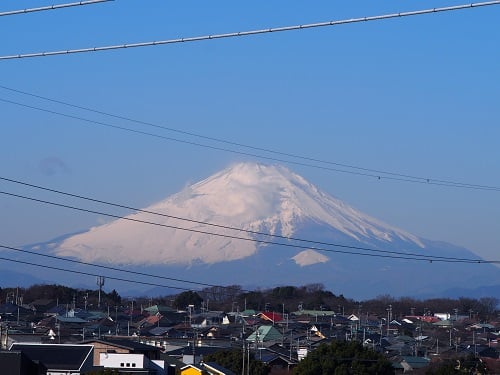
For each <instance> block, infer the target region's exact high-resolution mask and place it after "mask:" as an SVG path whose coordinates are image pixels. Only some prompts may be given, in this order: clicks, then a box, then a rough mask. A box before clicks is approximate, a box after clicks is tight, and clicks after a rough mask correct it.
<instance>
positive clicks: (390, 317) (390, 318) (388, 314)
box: [387, 305, 392, 337]
mask: <svg viewBox="0 0 500 375" xmlns="http://www.w3.org/2000/svg"><path fill="white" fill-rule="evenodd" d="M391 320H392V305H389V308H388V309H387V337H389V328H390V326H391Z"/></svg>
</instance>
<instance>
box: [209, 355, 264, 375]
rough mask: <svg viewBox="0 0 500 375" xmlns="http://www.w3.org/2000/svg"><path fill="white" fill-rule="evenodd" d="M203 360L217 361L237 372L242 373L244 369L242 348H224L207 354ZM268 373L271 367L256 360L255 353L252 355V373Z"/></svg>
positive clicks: (257, 374) (258, 374)
mask: <svg viewBox="0 0 500 375" xmlns="http://www.w3.org/2000/svg"><path fill="white" fill-rule="evenodd" d="M203 360H204V361H205V362H216V363H217V364H219V365H221V366H223V367H225V368H227V369H228V370H231V371H232V372H234V373H236V374H241V372H242V369H243V351H242V350H237V349H234V350H222V351H220V352H216V353H213V354H210V355H207V356H205V357H204V358H203ZM245 366H247V365H245ZM268 373H269V369H268V368H267V367H266V366H265V365H264V364H263V363H262V362H260V361H257V360H255V358H254V356H253V354H252V355H250V374H252V375H267V374H268Z"/></svg>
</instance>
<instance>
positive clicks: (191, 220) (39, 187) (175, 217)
mask: <svg viewBox="0 0 500 375" xmlns="http://www.w3.org/2000/svg"><path fill="white" fill-rule="evenodd" d="M0 180H3V181H7V182H11V183H15V184H19V185H23V186H28V187H32V188H35V189H39V190H44V191H48V192H51V193H56V194H60V195H65V196H69V197H72V198H78V199H82V200H86V201H90V202H94V203H100V204H104V205H107V206H112V207H118V208H124V209H127V210H131V211H134V212H142V213H147V214H151V215H156V216H161V217H166V218H169V219H175V220H179V221H185V222H188V223H194V224H201V225H205V226H211V227H215V228H220V229H227V230H232V231H237V232H243V233H247V234H251V235H258V236H265V237H268V238H277V239H280V240H286V241H296V242H302V243H308V244H314V245H323V246H334V247H344V248H348V249H356V250H364V251H376V252H381V253H388V254H396V255H400V254H404V255H414V256H421V254H416V253H408V252H404V253H402V252H395V251H388V250H375V249H371V248H365V247H359V246H349V245H342V244H337V243H332V242H324V241H315V240H308V239H303V238H297V237H287V236H283V235H279V234H271V233H265V232H259V231H254V230H249V229H243V228H236V227H232V226H228V225H221V224H217V223H210V222H206V221H201V220H194V219H189V218H185V217H180V216H174V215H169V214H165V213H161V212H155V211H151V210H144V209H139V208H135V207H130V206H126V205H122V204H118V203H112V202H109V201H104V200H100V199H95V198H90V197H86V196H83V195H78V194H73V193H68V192H63V191H60V190H56V189H50V188H46V187H43V186H40V185H34V184H30V183H27V182H22V181H19V180H13V179H10V178H6V177H1V176H0ZM4 194H7V195H9V194H8V193H4ZM18 197H19V198H24V197H23V196H18ZM26 199H31V198H26ZM41 203H48V204H49V203H50V204H52V202H45V201H42V202H41ZM115 217H119V218H123V217H122V216H115ZM175 229H177V228H175ZM185 230H188V231H189V230H190V229H185ZM203 234H206V233H203ZM235 239H240V238H235ZM433 258H434V257H433ZM436 258H444V259H448V258H447V257H436ZM453 259H454V260H457V259H459V258H453ZM461 260H464V259H461Z"/></svg>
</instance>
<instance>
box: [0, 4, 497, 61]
mask: <svg viewBox="0 0 500 375" xmlns="http://www.w3.org/2000/svg"><path fill="white" fill-rule="evenodd" d="M498 4H500V0H498V1H486V2H480V3H470V4H463V5H455V6H448V7H442V8H431V9H423V10H415V11H408V12H399V13H391V14H384V15H378V16H368V17H359V18H350V19H345V20H337V21H327V22H318V23H309V24H303V25H295V26H283V27H271V28H267V29H259V30H249V31H238V32H232V33H225V34H212V35H205V36H194V37H187V38H176V39H167V40H157V41H153V42H140V43H128V44H118V45H110V46H103V47H90V48H80V49H67V50H60V51H47V52H34V53H25V54H17V55H6V56H0V60H12V59H21V58H29V57H44V56H56V55H69V54H75V53H86V52H100V51H109V50H117V49H130V48H136V47H150V46H159V45H165V44H177V43H188V42H199V41H206V40H214V39H226V38H233V37H241V36H250V35H258V34H267V33H278V32H283V31H293V30H305V29H311V28H319V27H326V26H338V25H343V24H349V23H357V22H368V21H380V20H385V19H390V18H399V17H410V16H418V15H422V14H429V13H439V12H450V11H456V10H461V9H471V8H477V7H485V6H491V5H498Z"/></svg>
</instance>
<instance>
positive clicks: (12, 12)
mask: <svg viewBox="0 0 500 375" xmlns="http://www.w3.org/2000/svg"><path fill="white" fill-rule="evenodd" d="M108 1H114V0H88V1H79V2H76V3H67V4H56V5H49V6H45V7H38V8H27V9H20V10H10V11H7V12H1V13H0V17H1V16H13V15H16V14H26V13H33V12H41V11H45V10H55V9H61V8H70V7H76V6H81V5H91V4H96V3H105V2H108Z"/></svg>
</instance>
